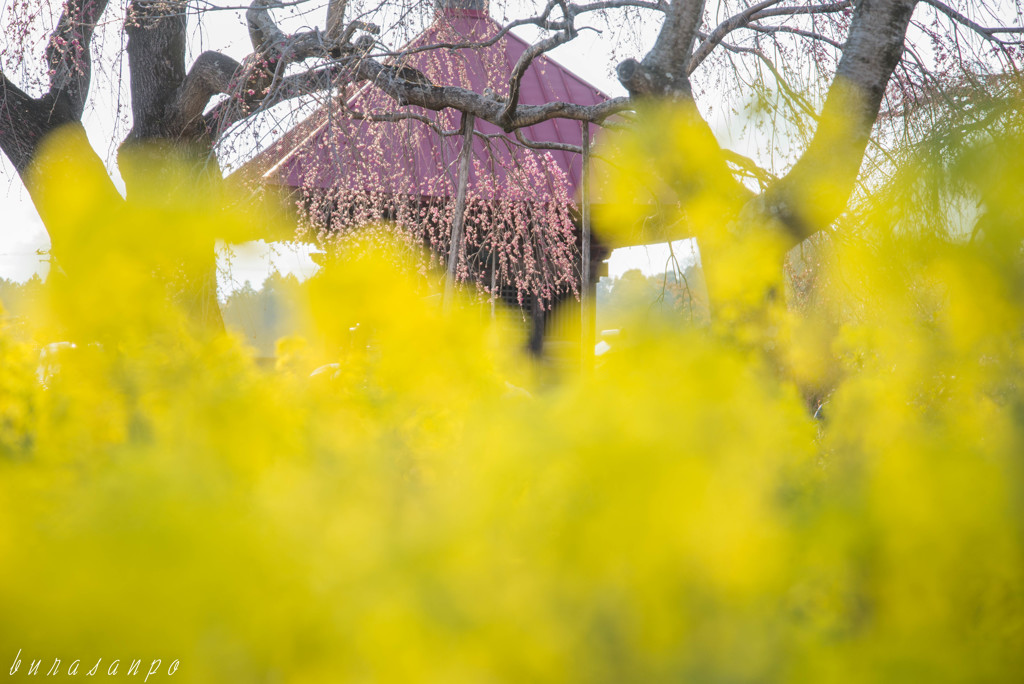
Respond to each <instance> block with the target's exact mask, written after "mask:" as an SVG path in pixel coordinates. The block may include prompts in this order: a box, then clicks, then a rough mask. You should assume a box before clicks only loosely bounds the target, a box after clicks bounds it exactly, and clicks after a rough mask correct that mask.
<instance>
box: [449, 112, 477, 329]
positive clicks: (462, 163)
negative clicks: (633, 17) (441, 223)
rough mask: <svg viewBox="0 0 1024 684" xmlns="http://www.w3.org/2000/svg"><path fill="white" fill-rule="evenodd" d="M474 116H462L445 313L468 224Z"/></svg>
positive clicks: (452, 297) (451, 298)
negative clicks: (468, 193) (467, 192)
mask: <svg viewBox="0 0 1024 684" xmlns="http://www.w3.org/2000/svg"><path fill="white" fill-rule="evenodd" d="M475 118H476V117H474V115H473V114H469V113H466V112H463V114H462V149H461V150H459V179H458V184H457V186H456V188H455V216H454V217H453V218H452V243H451V247H450V248H449V249H448V272H447V275H446V276H445V279H444V300H443V306H444V310H445V311H449V310H450V309H451V307H452V300H453V299H454V298H455V270H456V266H458V263H459V251H460V250H461V249H462V235H463V233H464V232H465V231H464V227H465V223H466V187H467V186H468V185H469V158H470V156H471V155H472V153H473V123H474V119H475Z"/></svg>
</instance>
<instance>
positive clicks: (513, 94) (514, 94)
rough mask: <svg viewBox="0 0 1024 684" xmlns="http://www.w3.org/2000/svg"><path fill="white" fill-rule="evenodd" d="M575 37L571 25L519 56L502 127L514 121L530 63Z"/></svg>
mask: <svg viewBox="0 0 1024 684" xmlns="http://www.w3.org/2000/svg"><path fill="white" fill-rule="evenodd" d="M575 37H576V31H575V30H573V29H572V28H571V27H570V28H569V29H567V30H565V31H562V32H559V33H556V34H555V35H553V36H548V37H547V38H545V39H544V40H542V41H540V42H539V43H536V44H534V45H531V46H530V47H529V48H527V49H526V50H524V51H523V54H522V55H520V56H519V59H518V60H517V61H516V65H515V67H514V68H513V69H512V75H511V76H510V77H509V79H508V101H507V102H506V103H505V109H504V110H503V111H502V112H501V116H500V117H499V120H500V121H503V122H505V123H504V124H503V125H502V128H504V127H505V126H506V125H508V124H509V123H511V122H512V119H513V117H514V115H515V110H516V107H517V106H518V105H519V86H520V84H521V83H522V80H523V75H524V74H525V73H526V70H527V69H528V68H529V67H530V64H531V63H533V60H534V59H535V58H536V57H537V56H538V55H541V54H543V53H545V52H548V51H550V50H553V49H555V48H556V47H558V46H559V45H564V44H565V43H568V42H569V41H570V40H572V39H573V38H575ZM506 130H510V129H506Z"/></svg>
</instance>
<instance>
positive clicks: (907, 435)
mask: <svg viewBox="0 0 1024 684" xmlns="http://www.w3.org/2000/svg"><path fill="white" fill-rule="evenodd" d="M651 116H652V117H654V118H655V119H657V118H658V117H660V118H661V119H662V120H661V121H656V122H655V123H654V124H652V125H651V127H650V128H648V129H644V128H640V129H639V130H638V131H636V132H633V133H630V134H626V137H624V138H623V139H621V140H620V141H619V142H618V145H617V147H615V150H614V151H609V154H615V155H618V157H617V159H616V162H617V163H616V164H614V165H611V166H613V167H614V168H617V169H620V171H621V173H622V175H621V177H615V178H611V179H604V181H602V182H603V187H604V189H605V190H604V191H605V192H607V193H609V194H608V195H607V196H606V199H607V201H608V202H609V204H608V205H606V206H605V209H604V214H603V216H601V217H599V218H602V219H603V221H604V223H605V225H616V226H621V227H623V229H628V227H629V226H631V225H633V224H635V223H637V222H639V221H641V220H642V219H643V216H644V215H645V214H646V213H647V212H649V206H647V205H644V204H643V203H641V202H637V201H635V198H636V197H637V196H640V195H642V192H643V191H642V190H640V189H638V187H637V184H646V187H650V186H651V185H656V186H658V187H659V188H660V189H659V192H661V193H662V194H663V195H665V196H669V195H670V194H671V193H676V192H677V191H678V192H682V191H683V190H685V191H686V193H687V194H686V197H687V201H686V202H685V203H684V204H682V205H680V209H679V212H681V214H680V216H668V217H665V221H666V223H667V224H668V223H673V222H678V220H679V219H680V217H681V216H682V217H683V218H685V220H686V222H687V224H688V225H689V226H691V227H692V230H693V231H694V233H695V234H696V235H697V236H698V239H699V240H700V243H701V248H702V252H703V253H704V254H705V255H706V257H705V265H706V271H707V277H708V285H709V291H710V292H711V296H712V315H711V317H712V322H711V324H710V325H709V326H706V327H690V328H685V327H684V328H681V327H680V326H677V325H670V324H668V323H666V324H665V325H661V324H659V323H658V322H657V321H651V320H650V319H647V320H646V321H645V323H644V324H643V327H642V328H637V329H635V330H634V331H633V333H634V334H632V336H631V338H630V342H629V344H628V345H623V346H622V347H621V348H618V349H616V350H615V352H614V353H611V354H609V355H607V357H606V358H607V360H606V361H603V362H602V364H601V365H599V366H598V367H597V368H595V369H594V372H593V373H592V374H588V375H584V376H581V377H577V376H572V375H570V376H567V377H565V378H564V379H562V380H560V381H558V382H551V381H550V380H545V381H544V382H543V383H539V382H537V380H536V376H537V373H536V372H535V371H536V369H533V368H531V367H530V362H529V361H527V360H526V359H525V358H524V357H523V356H522V355H521V352H520V351H519V347H518V345H509V344H508V343H507V342H503V341H504V340H506V339H507V336H506V335H505V334H503V333H502V331H501V329H500V324H492V323H490V322H489V321H488V322H486V323H482V322H481V318H480V316H479V315H478V314H477V313H476V312H475V311H474V312H467V311H462V312H460V311H455V312H453V313H451V314H450V315H444V314H442V312H441V310H440V307H439V306H437V305H436V304H434V303H432V302H434V301H435V299H431V298H429V297H426V295H427V294H429V291H430V287H431V286H432V285H431V284H430V283H426V282H424V279H423V278H422V277H421V276H419V275H418V274H416V273H409V272H408V270H405V269H403V268H402V262H403V257H402V254H401V253H400V252H399V251H397V248H390V249H389V248H388V247H387V246H386V245H383V244H380V243H379V242H376V243H374V244H372V245H368V244H366V243H365V241H364V242H363V243H360V242H358V241H354V242H353V243H352V244H350V245H347V246H346V247H345V248H343V249H344V250H345V251H344V253H343V256H342V258H341V259H339V264H340V265H341V266H343V267H340V266H339V267H337V268H334V269H328V270H325V271H324V272H323V273H322V274H321V275H320V276H318V277H317V278H314V279H313V280H312V281H310V282H309V284H308V287H307V299H306V301H305V302H304V305H305V316H306V320H307V328H308V331H309V333H308V335H306V336H304V337H303V338H301V339H299V338H290V339H285V340H282V341H281V342H280V343H279V355H278V365H277V367H276V368H273V369H267V368H262V367H259V366H257V364H256V363H255V362H254V360H253V357H252V354H251V352H250V351H249V350H247V349H246V348H245V347H244V346H243V345H242V344H241V343H240V342H239V340H238V339H237V338H236V337H232V336H224V335H210V334H208V333H205V332H203V331H198V330H196V329H195V328H194V326H193V324H192V322H191V321H192V320H194V317H193V316H190V315H189V313H188V312H187V310H183V307H182V306H181V305H180V303H181V302H187V301H189V297H188V292H187V289H188V287H189V285H188V283H191V282H195V280H196V276H195V273H194V272H193V270H195V271H197V272H198V270H201V268H202V262H203V260H202V258H201V255H202V254H205V253H208V252H209V248H210V243H211V236H217V237H221V238H224V239H229V240H231V239H245V237H246V236H247V235H248V233H247V231H250V230H252V223H253V222H254V221H256V220H259V221H265V217H263V216H262V215H261V216H259V217H258V219H257V218H254V217H253V216H250V215H247V214H246V213H245V212H244V211H242V210H239V209H237V208H233V209H225V208H224V207H225V206H229V204H230V203H229V201H228V200H229V198H228V197H227V196H226V194H225V193H226V191H225V190H224V189H223V188H220V187H217V186H213V185H211V186H210V187H202V188H196V187H193V186H190V187H187V188H186V189H184V190H182V191H180V192H174V191H173V190H169V188H170V189H173V188H175V187H181V184H180V183H177V182H176V180H175V179H174V178H173V177H171V175H173V174H170V172H168V171H166V170H165V171H163V172H162V174H163V175H161V176H160V177H157V178H154V179H153V181H152V187H150V188H148V189H146V188H143V189H142V190H141V191H140V193H139V196H138V197H137V198H135V199H134V202H133V204H129V205H127V206H125V205H123V204H122V203H120V202H115V201H113V195H112V193H113V192H114V190H113V188H112V186H111V185H110V182H109V180H108V179H107V178H106V175H105V174H104V172H103V169H102V168H99V167H96V168H93V167H92V166H90V164H89V163H88V162H87V161H85V160H86V159H89V158H90V157H89V156H88V155H79V154H77V153H76V150H80V149H81V148H80V147H79V146H81V145H84V144H87V143H86V142H85V141H84V133H83V132H82V131H81V129H71V130H70V131H68V132H65V133H64V134H63V135H61V136H58V139H57V140H56V141H55V142H54V143H53V144H52V146H51V152H50V154H49V158H48V161H46V162H45V163H44V166H43V167H42V168H44V169H45V172H44V173H42V174H41V175H40V177H39V180H38V183H39V186H38V188H37V193H38V195H37V196H39V197H43V198H44V200H45V202H46V204H45V209H44V214H45V215H46V218H47V223H48V226H50V228H51V230H55V231H58V232H59V233H60V239H59V240H58V239H55V240H54V244H63V245H66V247H65V250H64V252H63V253H61V254H60V255H58V256H59V258H60V262H61V265H62V268H63V271H64V272H65V274H66V277H54V278H51V279H50V282H49V283H48V285H47V295H46V299H45V304H44V305H42V306H41V307H40V310H39V311H37V312H35V315H33V316H31V317H29V318H27V319H26V320H22V321H18V322H15V323H10V324H8V325H7V326H6V328H4V329H0V667H2V668H3V669H2V670H0V677H5V678H9V679H10V681H20V680H23V679H30V680H31V679H32V677H33V676H34V675H32V674H30V671H31V668H32V667H33V665H35V667H36V670H37V673H38V675H35V676H45V675H46V674H47V673H48V672H50V671H53V672H56V673H60V674H61V675H62V676H63V677H65V678H68V679H78V678H80V677H81V678H84V677H86V676H88V674H93V675H95V676H97V677H106V678H107V679H117V678H126V677H127V678H129V679H143V678H145V679H148V680H149V681H156V682H160V681H175V680H180V681H188V682H218V683H223V682H499V681H500V682H566V681H594V682H600V681H603V682H662V681H664V682H766V681H779V682H782V681H785V682H820V683H825V682H837V683H838V682H882V681H893V682H910V681H925V682H929V683H933V684H934V683H939V682H963V681H971V682H1006V681H1014V680H1017V679H1019V678H1020V676H1021V673H1022V672H1024V459H1022V454H1024V390H1022V387H1024V384H1022V369H1024V345H1022V331H1024V261H1022V252H1021V242H1022V237H1024V219H1022V217H1021V213H1020V205H1019V188H1020V187H1021V184H1022V183H1024V164H1022V161H1021V160H1024V143H1022V141H1021V140H1020V139H1016V138H1015V139H1008V140H1000V141H996V142H995V143H994V144H993V143H989V144H986V145H979V146H978V148H977V149H975V150H967V151H965V152H964V153H963V154H962V155H960V157H958V159H957V160H955V162H951V163H949V164H947V165H946V166H945V167H943V168H942V169H941V172H942V173H943V174H946V175H947V176H951V177H953V178H958V179H960V182H961V184H966V185H968V186H969V187H970V188H972V189H973V190H972V191H973V192H975V193H976V194H977V196H978V197H979V198H980V200H981V202H982V205H983V207H984V211H985V215H984V223H983V229H980V230H979V231H977V232H976V233H975V234H974V235H973V236H958V235H953V236H950V235H948V234H947V233H944V232H943V231H942V230H940V229H932V228H929V229H924V228H918V226H917V225H916V224H914V223H913V221H912V220H911V217H912V216H914V215H916V214H915V213H914V212H917V211H918V210H920V208H921V207H920V203H921V200H920V197H921V196H922V193H914V192H911V190H912V188H909V187H908V188H906V190H907V191H906V192H901V193H900V192H891V191H892V188H888V190H889V191H890V192H888V194H886V195H885V196H879V198H877V201H876V202H875V203H874V204H872V205H871V209H870V210H865V211H864V212H861V214H859V218H858V220H856V221H853V220H851V221H850V222H849V225H843V226H840V228H837V230H836V231H835V233H834V235H833V236H832V239H827V240H822V241H820V243H819V245H820V249H819V251H818V256H817V264H816V267H815V268H816V269H817V271H816V274H815V282H816V289H815V292H814V296H813V297H812V298H811V300H810V301H808V302H807V303H805V304H804V305H803V306H802V307H800V308H799V309H796V308H793V307H787V306H786V303H785V301H784V298H783V297H781V296H778V293H779V292H781V291H782V289H781V278H782V276H781V266H780V265H781V263H782V247H781V246H780V245H779V244H778V242H777V240H776V239H775V238H774V237H773V235H774V234H773V233H772V231H770V230H767V229H765V228H763V227H760V228H759V227H757V226H745V227H744V228H743V229H737V228H736V226H737V225H740V224H741V222H738V221H736V220H730V219H729V218H728V217H730V216H735V215H736V214H735V212H736V208H735V207H734V206H732V204H731V202H732V200H730V198H729V197H728V196H727V193H725V192H719V188H718V187H717V186H716V185H715V182H714V179H713V178H712V179H705V181H704V182H703V183H702V184H701V185H695V184H694V183H693V182H692V173H691V172H692V171H693V169H694V168H696V167H695V166H694V165H699V163H700V159H699V158H697V159H694V158H691V157H686V155H681V154H675V153H674V152H673V149H672V141H671V140H668V139H666V135H665V131H678V132H679V135H680V136H683V135H686V125H685V116H684V115H680V114H678V113H674V112H660V113H656V114H652V115H651ZM680 117H681V118H680ZM689 144H690V145H691V146H690V148H689V149H693V148H692V140H691V141H689ZM708 153H709V154H711V153H712V152H710V151H709V152H708ZM938 173H939V169H938V168H937V167H936V166H935V165H932V164H929V163H928V162H922V165H921V166H920V167H918V168H916V169H911V170H909V171H908V172H907V173H906V174H905V177H906V178H907V179H908V180H907V183H908V184H912V183H921V182H924V181H925V180H926V179H927V178H928V177H929V176H930V175H936V174H938ZM70 179H75V180H74V182H71V181H70ZM658 184H660V185H658ZM894 226H895V228H894ZM193 264H200V265H197V266H193ZM433 286H435V287H436V282H435V283H434V284H433ZM772 292H775V293H776V296H772V295H771V293H772ZM176 302H177V303H178V304H176ZM185 309H187V307H185ZM356 323H358V324H359V327H358V330H359V331H362V332H360V333H359V336H360V337H359V338H358V339H356V340H354V338H353V334H354V333H353V332H352V330H351V328H352V327H353V326H354V325H355V324H356ZM638 325H639V324H638ZM58 340H61V341H71V342H74V343H75V347H74V348H70V347H65V348H63V349H62V350H60V351H56V352H54V353H53V354H52V355H50V357H49V359H48V370H47V372H46V373H44V376H43V378H42V381H41V378H40V374H39V370H40V368H39V349H40V347H41V346H42V345H44V344H48V343H51V342H53V341H58ZM327 363H338V364H339V366H338V369H337V370H336V371H333V372H331V373H322V374H319V375H317V376H315V377H310V372H311V371H312V370H313V369H314V368H317V367H319V366H322V365H324V364H327ZM510 384H511V385H514V386H516V387H522V388H526V389H528V390H529V391H530V394H529V395H527V394H526V393H524V392H519V391H512V390H510V387H509V385H510ZM812 395H813V396H818V397H823V398H824V397H827V403H825V406H824V408H823V409H822V411H821V412H820V413H819V415H818V417H817V418H816V417H814V416H813V415H812V413H813V407H812V408H808V406H809V402H808V400H807V397H808V396H812ZM55 661H56V663H55ZM115 661H116V662H115ZM157 661H159V662H157ZM94 666H95V667H94ZM8 668H10V672H8ZM133 668H134V670H135V672H134V673H133V672H132V669H133ZM90 670H91V671H92V672H91V673H90Z"/></svg>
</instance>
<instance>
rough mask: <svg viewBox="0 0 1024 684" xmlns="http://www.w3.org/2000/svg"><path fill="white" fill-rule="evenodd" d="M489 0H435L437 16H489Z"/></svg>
mask: <svg viewBox="0 0 1024 684" xmlns="http://www.w3.org/2000/svg"><path fill="white" fill-rule="evenodd" d="M488 4H489V3H488V0H435V6H436V7H437V16H438V17H441V16H445V15H449V16H450V15H470V16H487V9H488V7H487V6H488Z"/></svg>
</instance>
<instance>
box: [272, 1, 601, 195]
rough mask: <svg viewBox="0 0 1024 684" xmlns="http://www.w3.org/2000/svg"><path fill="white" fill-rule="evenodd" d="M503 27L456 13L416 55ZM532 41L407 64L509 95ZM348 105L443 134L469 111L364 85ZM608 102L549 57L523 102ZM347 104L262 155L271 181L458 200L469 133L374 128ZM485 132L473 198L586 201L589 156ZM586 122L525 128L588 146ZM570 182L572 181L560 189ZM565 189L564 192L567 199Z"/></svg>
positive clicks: (538, 137) (445, 80)
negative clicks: (406, 100)
mask: <svg viewBox="0 0 1024 684" xmlns="http://www.w3.org/2000/svg"><path fill="white" fill-rule="evenodd" d="M499 29H500V27H499V25H498V24H497V22H495V21H494V20H493V19H491V18H490V17H489V16H488V15H487V13H486V12H482V11H478V10H456V9H446V10H443V11H442V12H440V13H439V14H438V17H437V18H436V20H435V21H434V23H433V24H432V25H431V26H430V27H429V28H428V29H426V30H425V31H424V32H423V33H422V34H420V36H419V37H417V38H416V39H415V40H413V41H412V43H410V45H409V46H407V48H406V49H410V48H415V47H417V46H425V45H432V44H437V43H465V42H474V43H478V42H482V41H485V40H488V39H490V38H493V37H494V36H495V35H496V34H497V33H498V31H499ZM527 47H528V44H527V43H526V42H525V41H523V40H522V39H520V38H518V37H517V36H514V35H512V34H511V33H507V34H505V36H503V37H502V38H501V39H499V40H498V41H497V42H495V43H494V45H491V46H489V47H486V48H480V49H458V50H449V49H434V50H426V51H423V52H416V53H413V54H411V55H408V56H407V57H406V58H405V59H404V60H403V62H402V63H403V65H405V66H409V67H413V68H415V69H417V70H419V71H421V72H422V73H423V74H425V75H426V76H427V77H428V78H429V79H430V81H431V82H432V83H435V84H437V85H451V86H461V87H463V88H469V89H472V90H474V91H476V92H484V90H485V89H487V88H490V89H491V91H493V92H495V93H497V94H498V95H499V96H505V95H506V94H507V92H508V79H509V75H510V74H511V72H512V68H513V66H514V65H515V63H516V61H517V60H518V59H519V57H520V55H522V53H523V51H524V50H526V49H527ZM346 98H347V99H346V100H345V102H344V104H345V106H346V107H347V108H348V109H350V110H353V111H356V112H362V113H372V114H386V113H393V112H415V113H417V114H421V115H423V116H425V117H427V118H428V119H429V120H430V121H433V122H435V123H436V125H438V126H439V127H440V128H441V129H442V130H446V131H451V130H455V129H457V128H458V127H459V118H458V117H459V116H460V114H459V112H457V111H454V110H451V109H445V110H443V111H441V112H433V111H429V110H424V109H421V108H418V107H398V106H397V104H396V103H395V102H394V101H393V100H392V99H391V98H390V97H388V96H387V95H385V94H384V93H383V92H382V91H380V90H378V89H377V88H376V87H374V86H373V85H371V84H363V85H362V86H361V87H360V88H359V89H358V90H356V91H355V92H351V93H348V94H347V95H346ZM607 99H608V96H607V95H605V94H604V93H602V92H601V91H600V90H598V89H597V88H595V87H594V86H592V85H590V84H589V83H587V82H586V81H584V80H583V79H581V78H580V77H578V76H576V75H575V74H573V73H572V72H570V71H569V70H567V69H566V68H565V67H563V66H561V65H560V64H558V63H557V62H555V61H554V60H552V59H550V58H547V57H545V56H543V55H542V56H540V57H538V58H536V59H535V60H534V61H533V62H532V64H531V65H530V68H529V69H528V70H527V71H526V73H525V74H524V76H523V80H522V85H521V90H520V99H519V101H520V103H521V104H544V103H545V102H555V101H565V102H573V103H577V104H583V105H591V104H597V103H600V102H603V101H605V100H607ZM340 104H341V103H336V104H334V105H332V106H330V107H325V108H324V109H323V110H322V111H321V112H318V113H317V114H314V115H313V116H312V117H310V118H309V119H307V120H306V121H304V122H302V123H301V124H299V125H298V126H297V127H296V129H294V130H293V131H292V132H291V134H290V135H288V136H285V138H283V139H282V140H281V141H280V143H279V144H277V145H274V146H272V147H271V148H270V149H268V150H267V151H266V152H264V153H263V154H261V155H260V156H261V157H262V156H264V155H268V156H269V157H270V158H266V157H264V159H263V160H261V163H260V164H259V166H260V167H262V168H268V167H269V170H267V171H266V173H264V174H263V178H264V180H265V181H268V182H271V183H277V184H282V185H290V186H294V187H300V186H302V187H315V188H325V189H327V188H341V189H347V190H354V191H363V192H381V193H388V194H392V193H394V194H405V195H412V196H422V197H450V196H452V195H453V194H454V187H455V177H456V173H457V167H458V164H457V157H458V150H459V146H460V144H461V136H457V135H455V136H447V137H443V138H442V137H440V136H439V135H438V134H437V133H436V132H435V131H434V130H432V129H431V128H430V127H429V126H428V125H427V124H425V123H423V122H420V121H416V120H405V121H401V122H398V123H395V122H367V121H364V120H359V119H353V118H351V117H350V116H348V115H347V114H346V113H345V112H344V111H342V110H343V109H344V108H343V107H341V106H340ZM475 129H476V130H477V131H479V132H480V133H484V134H487V135H488V136H489V137H488V138H487V139H482V138H481V137H480V136H474V142H473V153H474V158H473V166H472V169H471V172H470V188H471V192H472V193H473V194H475V195H476V196H477V197H481V198H488V197H492V196H494V195H495V194H496V193H498V192H502V193H507V192H508V191H509V190H510V189H513V186H516V187H515V188H514V189H515V190H517V192H513V193H512V194H518V195H521V196H525V197H531V198H535V199H541V200H544V199H549V198H551V197H552V196H553V195H560V194H562V192H566V191H567V192H568V195H569V197H568V198H567V199H571V198H572V197H573V196H575V194H576V187H577V184H578V183H579V179H580V171H581V165H582V160H581V158H580V155H578V154H574V153H570V152H564V151H561V150H543V151H541V150H531V149H525V148H523V147H522V146H520V145H519V144H518V143H517V142H516V141H515V137H514V135H506V134H504V133H503V132H502V131H501V129H499V128H498V127H496V126H494V125H492V124H490V123H487V122H485V121H477V122H476V126H475ZM581 130H582V129H581V124H580V123H579V122H577V121H570V120H567V119H551V120H549V121H545V122H543V123H540V124H537V125H534V126H530V127H528V128H524V129H523V130H522V132H523V134H524V135H525V136H526V137H527V138H529V139H530V140H535V141H544V142H559V143H568V144H572V145H579V144H580V138H581V135H582V133H581ZM559 176H562V177H563V179H564V181H565V183H559V182H556V181H557V180H559V179H558V177H559ZM559 186H561V192H559Z"/></svg>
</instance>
